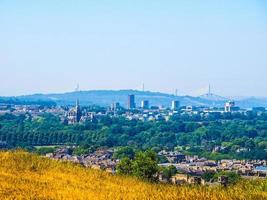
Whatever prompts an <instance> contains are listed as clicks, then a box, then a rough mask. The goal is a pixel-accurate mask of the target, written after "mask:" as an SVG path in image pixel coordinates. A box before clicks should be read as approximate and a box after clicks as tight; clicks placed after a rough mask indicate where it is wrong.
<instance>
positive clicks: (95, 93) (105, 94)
mask: <svg viewBox="0 0 267 200" xmlns="http://www.w3.org/2000/svg"><path fill="white" fill-rule="evenodd" d="M129 94H134V95H136V103H137V106H139V105H140V102H141V101H142V100H149V101H150V105H156V106H159V105H163V106H165V107H170V105H171V101H172V100H178V101H180V103H181V105H184V106H187V105H192V106H216V107H222V106H224V103H225V102H226V101H227V100H229V99H230V98H226V97H222V96H219V95H216V94H212V93H208V94H204V95H201V96H198V97H192V96H175V95H172V94H166V93H162V92H151V91H140V90H89V91H75V92H66V93H55V94H33V95H23V96H17V97H0V103H1V102H2V103H3V102H7V101H8V100H13V101H14V100H15V101H17V102H19V101H22V102H24V103H25V102H44V101H48V102H54V103H56V104H57V105H74V103H75V101H76V99H79V100H80V103H81V105H93V104H95V105H100V106H109V105H110V104H111V103H113V102H119V103H120V104H121V105H122V106H126V103H127V96H128V95H129ZM233 100H235V99H233ZM236 105H237V106H240V107H242V108H252V107H259V106H262V107H267V98H256V97H249V98H242V99H240V98H239V99H238V98H237V99H236Z"/></svg>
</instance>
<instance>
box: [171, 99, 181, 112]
mask: <svg viewBox="0 0 267 200" xmlns="http://www.w3.org/2000/svg"><path fill="white" fill-rule="evenodd" d="M179 107H180V102H179V101H177V100H174V101H172V110H178V109H179Z"/></svg>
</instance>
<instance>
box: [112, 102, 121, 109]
mask: <svg viewBox="0 0 267 200" xmlns="http://www.w3.org/2000/svg"><path fill="white" fill-rule="evenodd" d="M120 108H121V106H120V103H119V102H115V103H112V104H111V107H110V109H111V110H112V111H117V110H120Z"/></svg>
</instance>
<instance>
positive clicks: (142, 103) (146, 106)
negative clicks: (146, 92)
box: [141, 100, 149, 109]
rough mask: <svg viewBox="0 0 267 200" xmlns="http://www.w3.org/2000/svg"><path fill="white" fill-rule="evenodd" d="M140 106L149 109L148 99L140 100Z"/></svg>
mask: <svg viewBox="0 0 267 200" xmlns="http://www.w3.org/2000/svg"><path fill="white" fill-rule="evenodd" d="M141 108H142V109H149V101H148V100H143V101H141Z"/></svg>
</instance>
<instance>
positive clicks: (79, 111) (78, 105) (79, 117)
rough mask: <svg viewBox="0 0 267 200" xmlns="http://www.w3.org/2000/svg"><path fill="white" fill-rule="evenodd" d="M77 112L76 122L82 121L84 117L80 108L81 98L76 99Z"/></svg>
mask: <svg viewBox="0 0 267 200" xmlns="http://www.w3.org/2000/svg"><path fill="white" fill-rule="evenodd" d="M75 112H76V116H75V117H76V122H80V120H81V117H82V112H81V108H80V102H79V99H77V100H76V106H75Z"/></svg>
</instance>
